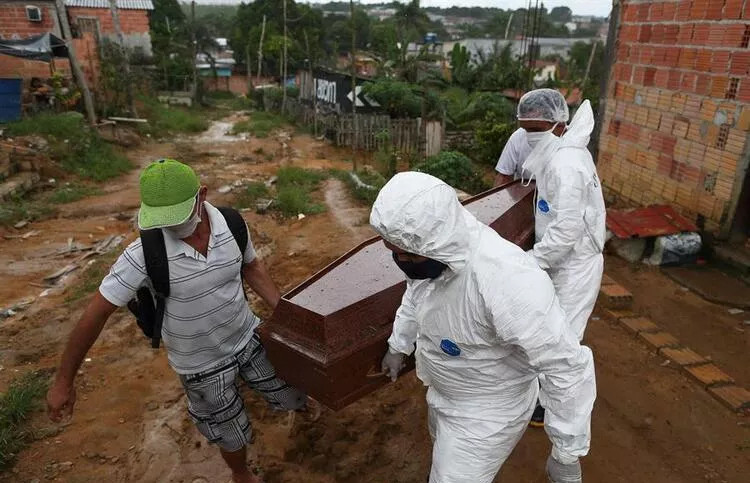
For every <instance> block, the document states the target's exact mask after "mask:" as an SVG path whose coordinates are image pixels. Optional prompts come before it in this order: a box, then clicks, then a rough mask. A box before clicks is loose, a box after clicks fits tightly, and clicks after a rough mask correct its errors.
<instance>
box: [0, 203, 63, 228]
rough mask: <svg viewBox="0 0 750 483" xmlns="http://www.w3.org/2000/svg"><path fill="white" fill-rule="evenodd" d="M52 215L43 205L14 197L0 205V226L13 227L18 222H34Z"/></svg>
mask: <svg viewBox="0 0 750 483" xmlns="http://www.w3.org/2000/svg"><path fill="white" fill-rule="evenodd" d="M52 213H54V209H52V207H50V206H49V205H47V204H45V203H41V202H39V201H31V200H26V199H23V198H18V197H14V198H11V199H9V200H5V201H3V202H2V203H0V225H3V226H13V225H15V224H16V223H18V222H19V221H22V220H29V221H34V220H38V219H40V218H43V217H45V216H48V215H50V214H52Z"/></svg>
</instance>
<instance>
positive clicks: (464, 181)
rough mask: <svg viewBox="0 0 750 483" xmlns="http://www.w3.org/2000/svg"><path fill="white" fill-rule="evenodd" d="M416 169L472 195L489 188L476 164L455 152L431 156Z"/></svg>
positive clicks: (444, 152)
mask: <svg viewBox="0 0 750 483" xmlns="http://www.w3.org/2000/svg"><path fill="white" fill-rule="evenodd" d="M414 169H415V171H420V172H422V173H427V174H431V175H432V176H435V177H436V178H440V179H441V180H443V181H445V182H446V183H448V184H449V185H451V186H453V187H454V188H458V189H460V190H461V191H465V192H467V193H470V194H476V193H479V192H481V191H484V190H485V189H487V188H488V186H487V184H486V183H485V182H484V180H483V179H482V175H481V173H480V172H479V170H478V169H477V167H476V166H474V163H472V162H471V160H470V159H469V158H467V157H466V156H465V155H464V154H462V153H458V152H455V151H443V152H441V153H440V154H437V155H435V156H431V157H429V158H427V160H425V162H424V163H422V164H420V165H418V166H416V167H415V168H414Z"/></svg>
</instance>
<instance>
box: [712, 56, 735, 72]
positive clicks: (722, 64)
mask: <svg viewBox="0 0 750 483" xmlns="http://www.w3.org/2000/svg"><path fill="white" fill-rule="evenodd" d="M729 57H730V53H729V52H728V51H726V50H716V51H714V53H713V56H712V57H711V72H714V73H716V74H726V73H727V72H728V71H729Z"/></svg>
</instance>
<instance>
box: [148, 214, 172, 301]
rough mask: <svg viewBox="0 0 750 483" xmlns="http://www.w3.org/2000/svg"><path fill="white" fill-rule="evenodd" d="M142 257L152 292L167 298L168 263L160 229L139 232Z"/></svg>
mask: <svg viewBox="0 0 750 483" xmlns="http://www.w3.org/2000/svg"><path fill="white" fill-rule="evenodd" d="M141 243H142V244H143V257H144V259H145V261H146V273H148V278H150V279H151V285H153V287H154V291H155V292H157V293H158V294H159V295H161V296H162V297H164V298H167V297H169V263H168V261H167V247H166V245H165V244H164V233H162V231H161V229H159V228H156V229H153V230H143V231H141Z"/></svg>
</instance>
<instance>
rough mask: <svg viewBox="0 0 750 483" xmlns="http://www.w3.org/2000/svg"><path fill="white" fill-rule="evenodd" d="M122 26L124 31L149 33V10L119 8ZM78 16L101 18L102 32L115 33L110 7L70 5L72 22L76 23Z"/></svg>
mask: <svg viewBox="0 0 750 483" xmlns="http://www.w3.org/2000/svg"><path fill="white" fill-rule="evenodd" d="M118 13H119V14H120V15H119V16H120V27H121V28H122V31H123V33H125V34H132V33H141V34H143V33H148V32H149V28H148V11H147V10H124V9H119V10H118ZM78 17H84V18H92V17H96V18H97V19H99V29H100V30H101V33H102V34H114V33H115V27H114V25H113V24H112V13H111V12H110V10H109V9H108V8H84V7H68V18H69V19H70V23H71V24H73V23H75V21H76V19H77V18H78Z"/></svg>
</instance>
